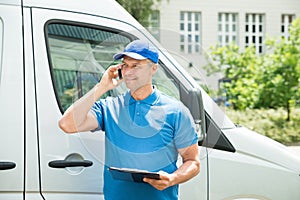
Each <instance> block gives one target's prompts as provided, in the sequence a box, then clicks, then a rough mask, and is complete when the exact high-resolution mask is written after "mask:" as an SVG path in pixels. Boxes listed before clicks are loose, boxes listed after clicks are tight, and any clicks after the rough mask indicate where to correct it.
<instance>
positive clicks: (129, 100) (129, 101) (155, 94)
mask: <svg viewBox="0 0 300 200" xmlns="http://www.w3.org/2000/svg"><path fill="white" fill-rule="evenodd" d="M158 98H159V91H158V90H157V89H156V87H155V86H153V91H152V93H151V94H150V95H149V96H148V97H147V98H145V99H143V100H135V99H134V98H133V97H132V96H131V94H130V91H127V92H126V94H125V97H124V100H125V105H131V104H134V103H137V102H140V103H144V104H148V105H154V104H155V103H156V102H157V100H158Z"/></svg>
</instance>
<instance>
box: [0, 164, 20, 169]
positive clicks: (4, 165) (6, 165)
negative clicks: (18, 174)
mask: <svg viewBox="0 0 300 200" xmlns="http://www.w3.org/2000/svg"><path fill="white" fill-rule="evenodd" d="M15 167H16V163H14V162H0V170H8V169H13V168H15Z"/></svg>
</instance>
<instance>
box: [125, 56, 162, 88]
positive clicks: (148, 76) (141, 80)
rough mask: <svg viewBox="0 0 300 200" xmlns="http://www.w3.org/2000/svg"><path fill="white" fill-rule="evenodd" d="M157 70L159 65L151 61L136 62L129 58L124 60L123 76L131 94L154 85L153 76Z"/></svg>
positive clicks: (126, 57)
mask: <svg viewBox="0 0 300 200" xmlns="http://www.w3.org/2000/svg"><path fill="white" fill-rule="evenodd" d="M156 69H157V65H156V64H153V63H151V62H150V61H149V60H136V59H133V58H131V57H128V56H124V58H123V65H122V75H123V79H124V82H125V84H126V86H127V88H128V89H130V91H131V92H134V91H136V90H137V89H139V88H141V87H143V86H145V85H147V84H152V76H153V74H154V73H155V72H156Z"/></svg>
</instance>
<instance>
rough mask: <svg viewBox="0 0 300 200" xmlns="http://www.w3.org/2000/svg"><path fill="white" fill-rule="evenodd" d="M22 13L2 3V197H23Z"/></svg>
mask: <svg viewBox="0 0 300 200" xmlns="http://www.w3.org/2000/svg"><path fill="white" fill-rule="evenodd" d="M22 49H23V48H22V16H21V11H20V8H18V7H16V6H8V5H0V196H1V197H0V199H7V200H17V199H22V198H23V197H22V196H23V182H24V153H23V152H24V92H23V91H24V90H23V89H24V81H23V51H22Z"/></svg>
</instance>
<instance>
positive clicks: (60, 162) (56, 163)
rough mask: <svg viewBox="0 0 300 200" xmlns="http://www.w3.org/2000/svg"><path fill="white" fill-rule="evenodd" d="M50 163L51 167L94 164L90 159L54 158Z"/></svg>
mask: <svg viewBox="0 0 300 200" xmlns="http://www.w3.org/2000/svg"><path fill="white" fill-rule="evenodd" d="M48 165H49V167H52V168H66V167H90V166H92V165H93V162H92V161H89V160H81V161H70V160H53V161H51V162H49V163H48Z"/></svg>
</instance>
